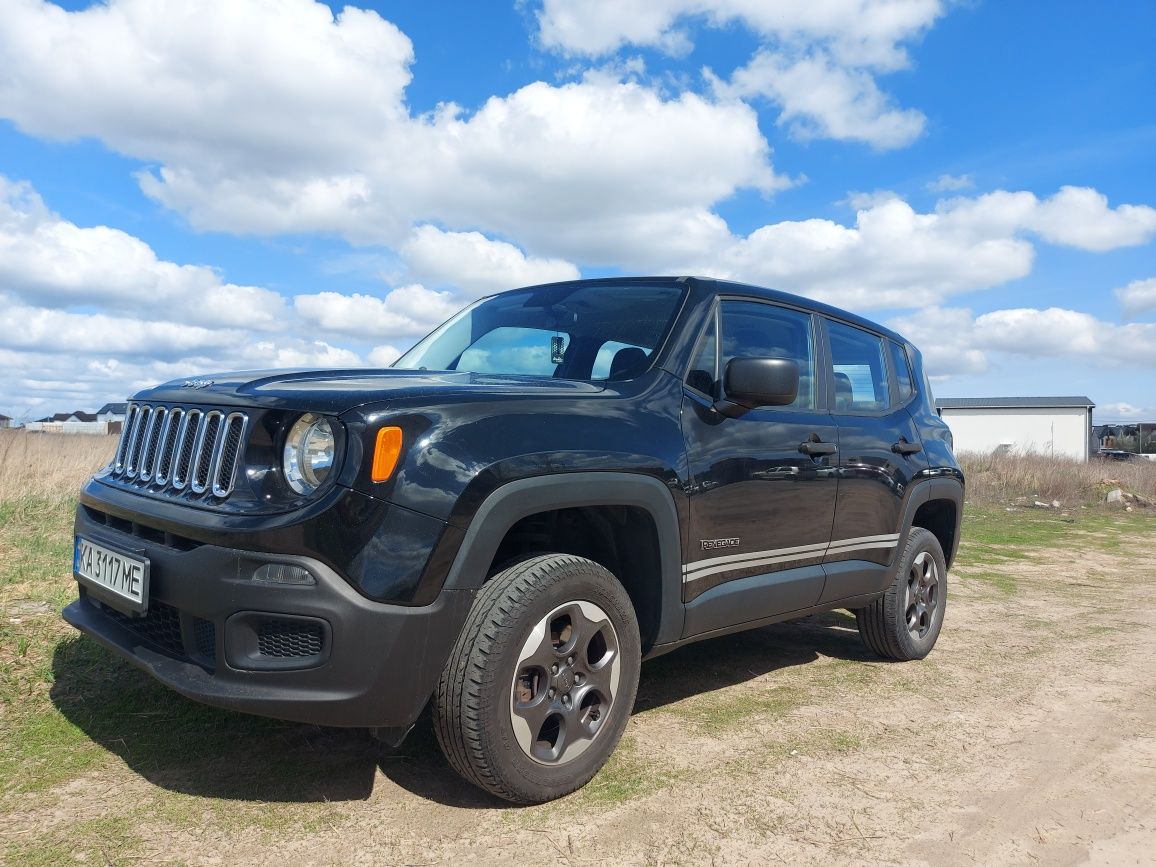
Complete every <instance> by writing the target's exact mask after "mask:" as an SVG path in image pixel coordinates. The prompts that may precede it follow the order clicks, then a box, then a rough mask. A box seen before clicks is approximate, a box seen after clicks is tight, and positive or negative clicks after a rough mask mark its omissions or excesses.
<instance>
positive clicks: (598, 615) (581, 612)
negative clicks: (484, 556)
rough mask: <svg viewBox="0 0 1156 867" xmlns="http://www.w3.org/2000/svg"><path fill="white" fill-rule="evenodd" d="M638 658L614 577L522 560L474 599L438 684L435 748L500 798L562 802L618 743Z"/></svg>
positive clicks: (595, 569) (575, 562) (541, 559)
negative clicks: (436, 743) (560, 799)
mask: <svg viewBox="0 0 1156 867" xmlns="http://www.w3.org/2000/svg"><path fill="white" fill-rule="evenodd" d="M641 656H642V654H641V642H640V640H639V636H638V621H637V618H636V617H635V614H634V606H633V604H632V603H631V601H630V597H629V596H628V595H627V593H626V590H625V588H623V586H622V585H621V584H620V583H619V582H618V580H617V579H616V578H615V577H614V575H612V574H611V573H610V572H609V571H607V570H606V569H604V568H603V567H602V566H600V565H598V564H597V563H594V562H593V561H590V560H586V559H583V558H581V557H574V556H570V555H568V554H547V555H542V556H536V557H531V558H529V559H527V560H523V561H521V562H520V563H517V564H515V565H513V566H510V567H509V568H507V569H504V570H502V571H501V572H499V573H497V574H496V575H495V576H494V577H493V578H491V579H490V580H489V581H488V582H487V583H486V585H485V586H484V587H482V589H481V591H480V592H479V593H478V597H477V599H475V600H474V604H473V607H472V608H471V609H470V613H469V616H468V617H467V618H466V624H465V626H464V627H463V628H462V631H461V633H460V635H459V636H458V640H457V642H456V643H455V644H454V648H453V650H452V651H451V653H450V657H449V660H448V661H447V662H446V667H445V669H444V670H443V672H442V676H441V681H440V683H439V684H438V691H437V695H436V697H435V701H434V731H435V732H436V734H437V739H438V744H439V745H440V746H441V749H442V752H443V753H445V756H446V759H447V760H448V761H449V763H450V765H452V766H453V768H454V770H456V771H457V772H458V773H459V774H461V775H462V776H463V777H465V778H466V779H467V780H469V781H470V782H472V783H474V784H475V785H477V786H480V787H481V788H483V789H485V790H486V791H487V792H490V793H492V794H494V795H497V796H498V797H499V798H503V799H505V800H507V801H512V802H514V803H518V804H538V803H542V802H544V801H550V800H553V799H555V798H560V797H562V796H563V795H567V794H569V793H570V792H573V791H574V790H575V789H578V788H581V787H582V786H584V785H585V784H586V783H587V782H589V781H590V779H591V778H592V777H593V776H594V775H595V774H596V773H598V770H599V769H600V768H601V767H602V766H603V764H605V763H606V760H607V758H608V757H609V756H610V754H611V753H612V752H613V751H614V748H615V746H617V744H618V741H619V740H620V739H621V737H622V732H623V731H624V730H625V728H626V724H627V722H628V721H629V719H630V712H631V709H632V708H633V707H634V699H635V696H636V695H637V693H638V672H639V668H640V667H641Z"/></svg>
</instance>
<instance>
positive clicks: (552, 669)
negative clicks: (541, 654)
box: [550, 662, 558, 674]
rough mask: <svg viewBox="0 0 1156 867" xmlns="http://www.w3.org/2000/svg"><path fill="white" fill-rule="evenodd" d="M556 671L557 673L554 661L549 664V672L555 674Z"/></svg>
mask: <svg viewBox="0 0 1156 867" xmlns="http://www.w3.org/2000/svg"><path fill="white" fill-rule="evenodd" d="M557 673H558V663H556V662H555V663H554V664H553V665H551V666H550V674H557Z"/></svg>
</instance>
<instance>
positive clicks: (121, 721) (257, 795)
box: [51, 611, 873, 809]
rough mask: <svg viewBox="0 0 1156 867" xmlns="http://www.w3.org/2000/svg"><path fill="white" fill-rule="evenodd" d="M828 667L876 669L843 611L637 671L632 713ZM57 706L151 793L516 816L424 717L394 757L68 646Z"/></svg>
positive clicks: (77, 642) (57, 660)
mask: <svg viewBox="0 0 1156 867" xmlns="http://www.w3.org/2000/svg"><path fill="white" fill-rule="evenodd" d="M819 656H830V657H835V658H838V659H847V660H862V661H865V660H869V659H873V657H871V656H870V655H869V654H868V653H867V652H866V650H865V649H864V648H863V646H862V645H861V643H860V641H859V636H858V633H857V632H856V631H855V620H854V617H852V616H851V615H849V614H847V613H846V612H842V611H835V612H828V613H826V614H821V615H815V616H813V617H808V618H805V619H803V620H798V621H794V622H791V623H783V624H776V625H774V626H767V627H763V628H761V629H755V630H751V631H748V632H742V633H737V634H734V635H729V636H725V637H722V638H716V639H712V640H710V641H704V642H700V643H698V644H692V645H689V646H687V647H684V648H681V649H679V650H676V651H674V652H673V653H669V654H667V655H665V656H662V657H659V658H657V659H654V660H652V661H650V662H647V663H646V664H644V665H643V667H642V677H641V682H640V684H639V690H638V700H637V701H636V703H635V706H634V713H635V714H639V713H645V712H647V711H652V710H655V709H657V708H661V707H663V706H665V705H669V704H673V703H675V702H678V701H682V700H684V699H687V698H690V697H692V696H696V695H704V694H707V693H711V692H714V691H716V690H720V689H725V688H727V687H729V686H734V685H735V684H738V683H742V682H744V681H747V680H751V679H753V678H756V677H760V676H762V675H765V674H770V673H773V672H775V671H777V670H779V669H783V668H789V667H793V666H797V665H806V664H807V663H810V662H813V661H815V660H816V659H818V658H819ZM53 673H54V675H55V679H54V684H53V687H52V692H51V697H52V701H53V703H54V704H55V705H56V707H57V708H58V709H59V710H60V712H61V713H62V714H63V715H64V716H65V717H66V718H67V719H68V720H69V721H70V722H71V723H73V724H74V725H75V726H76V727H77V728H79V729H80V730H81V731H82V732H84V734H85V735H86V736H87V737H88V738H89V739H91V741H93V742H95V743H96V744H99V745H100V746H102V747H103V748H105V749H107V750H109V751H110V752H112V753H115V754H116V755H117V756H119V757H120V758H121V759H122V760H123V761H124V762H125V764H126V765H128V767H130V768H131V769H132V770H133V771H135V772H136V773H138V774H140V775H141V776H142V777H144V778H145V779H147V780H148V781H149V782H151V783H153V784H154V785H157V786H160V787H161V788H164V789H167V790H170V791H175V792H180V793H184V794H191V795H198V796H203V797H209V798H221V799H226V800H236V801H254V802H256V801H269V802H322V801H353V800H363V799H367V798H369V797H370V795H371V794H372V791H373V785H374V779H375V776H376V773H377V771H378V770H379V769H380V770H381V772H382V773H383V774H384V775H385V776H386V777H387V778H388V779H389V780H391V781H392V782H393V783H395V784H396V785H398V786H400V787H401V788H403V789H405V790H407V791H409V792H412V793H413V794H416V795H418V796H420V797H422V798H427V799H429V800H432V801H435V802H438V803H441V804H445V805H449V806H455V807H464V808H491V809H492V808H495V807H498V808H500V807H504V806H509V805H507V804H505V803H504V802H502V801H499V800H498V799H496V798H493V797H492V796H490V795H488V794H486V793H484V792H482V791H480V790H478V789H476V788H474V787H473V786H470V785H468V784H465V783H463V781H462V780H461V778H460V777H458V776H457V774H456V773H455V772H454V771H453V770H452V769H451V768H450V766H449V765H448V764H447V762H446V761H445V759H444V758H443V757H442V755H441V752H440V750H439V749H438V746H437V742H436V739H435V737H434V734H433V731H432V727H431V726H430V724H429V720H428V718H423V719H422V720H420V721H419V722H418V724H417V726H416V727H415V729H414V731H413V732H412V733H411V734H410V736H409V737H408V738H407V739H406V741H405V742H404V743H403V744H402V745H401V746H400V747H398V748H397V749H394V750H390V749H388V748H386V747H384V746H382V745H381V744H380V743H379V742H378V741H376V740H375V739H374V738H373V737H372V736H371V735H370V734H369V733H368V732H367V731H365V730H362V729H333V728H321V727H318V726H307V725H299V724H294V723H285V722H279V721H276V720H266V719H262V718H259V717H253V716H249V715H246V714H237V713H232V712H229V711H223V710H217V709H215V708H210V707H206V706H203V705H200V704H197V703H196V702H193V701H190V700H188V699H186V698H184V697H182V696H180V695H177V694H176V693H174V692H172V691H171V690H169V689H167V688H165V687H163V686H161V685H160V684H158V683H156V682H155V681H153V680H152V679H151V678H150V677H148V676H147V675H145V674H143V673H142V672H139V671H137V670H136V669H134V668H132V667H131V666H129V665H128V664H127V663H126V662H124V661H123V660H121V659H118V658H116V657H114V656H112V655H111V654H109V653H108V652H106V651H105V650H103V649H102V648H100V647H98V646H97V645H95V644H94V643H93V642H91V641H89V640H88V639H85V638H83V637H76V638H73V639H70V640H67V641H64V642H62V643H61V644H60V645H59V646H58V647H57V649H56V652H55V655H54V657H53Z"/></svg>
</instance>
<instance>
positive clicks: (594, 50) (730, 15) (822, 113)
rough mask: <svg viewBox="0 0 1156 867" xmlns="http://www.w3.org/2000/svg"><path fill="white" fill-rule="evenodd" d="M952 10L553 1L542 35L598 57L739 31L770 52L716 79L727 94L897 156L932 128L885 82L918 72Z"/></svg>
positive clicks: (801, 127) (909, 0)
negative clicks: (886, 76) (920, 54)
mask: <svg viewBox="0 0 1156 867" xmlns="http://www.w3.org/2000/svg"><path fill="white" fill-rule="evenodd" d="M943 8H944V7H943V4H942V3H941V2H939V0H778V2H775V3H752V2H749V0H714V2H709V3H708V2H705V0H626V2H621V0H544V3H543V5H542V8H541V10H540V11H539V13H538V25H539V38H540V39H541V41H542V43H543V44H544V45H545V46H547V47H552V48H556V49H559V50H561V51H563V52H566V53H569V54H575V55H585V56H590V57H597V56H601V55H605V54H609V53H612V52H614V51H617V50H618V49H620V48H622V47H624V46H628V45H641V46H651V47H655V48H658V49H660V50H665V51H667V52H668V53H671V54H683V53H686V52H688V51H689V50H690V48H691V37H690V33H689V29H688V27H687V24H688V23H690V22H691V21H705V22H706V23H707V24H708V25H710V26H713V27H724V26H727V25H730V24H733V23H739V24H741V25H742V26H744V27H746V28H747V29H748V30H750V31H752V32H753V33H755V34H756V35H757V36H758V37H759V39H760V42H761V47H760V48H759V49H758V50H757V51H756V53H755V54H754V56H753V57H752V58H751V59H750V60H749V61H748V62H747V63H746V65H744V66H742V67H740V68H739V69H738V70H737V71H736V72H735V73H734V74H733V76H732V77H731V78H730V80H729V81H722V80H719V79H717V78H714V77H713V76H712V78H713V80H714V83H715V87H716V90H717V91H718V92H719V93H724V94H727V95H729V96H732V97H742V98H749V97H754V96H761V97H765V98H767V99H769V100H771V101H772V102H774V103H775V104H777V105H778V106H779V107H780V109H781V112H782V113H781V115H780V118H779V123H780V124H782V125H785V126H786V127H787V128H788V129H790V130H791V131H792V132H793V133H795V134H796V135H798V136H799V137H802V138H814V137H822V138H833V139H841V140H853V141H863V142H867V143H868V144H870V145H872V146H873V147H876V148H880V149H887V148H895V147H902V146H904V145H907V144H910V143H911V142H912V141H913V140H914V139H916V138H917V137H918V136H919V135H920V134H921V133H922V131H923V128H924V124H925V118H924V116H923V114H922V113H921V112H919V111H918V110H916V109H909V108H906V109H905V108H900V107H897V106H896V105H894V101H893V100H892V99H891V98H890V97H889V96H888V95H886V94H885V93H883V92H882V91H881V90H880V89H879V86H878V84H877V76H878V75H880V74H883V73H888V72H894V71H896V70H899V69H904V68H906V67H907V66H908V65H909V62H910V61H909V58H908V56H907V52H906V49H905V44H906V43H909V42H912V41H915V40H917V39H919V38H920V37H921V36H922V35H923V34H924V33H925V32H926V31H927V30H928V29H929V28H930V27H931V26H932V25H933V24H934V23H935V21H936V20H937V19H938V18H939V17H940V16H941V15H942V14H943Z"/></svg>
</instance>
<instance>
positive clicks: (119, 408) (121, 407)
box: [96, 403, 128, 415]
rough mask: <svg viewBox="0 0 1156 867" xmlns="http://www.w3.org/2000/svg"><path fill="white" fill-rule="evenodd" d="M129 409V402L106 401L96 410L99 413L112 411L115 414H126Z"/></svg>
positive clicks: (103, 413)
mask: <svg viewBox="0 0 1156 867" xmlns="http://www.w3.org/2000/svg"><path fill="white" fill-rule="evenodd" d="M127 411H128V404H127V403H106V404H105V405H104V406H102V407H101V408H100V409H98V410H97V411H96V414H97V415H105V414H107V413H112V414H113V415H124V414H125V413H126V412H127Z"/></svg>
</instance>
